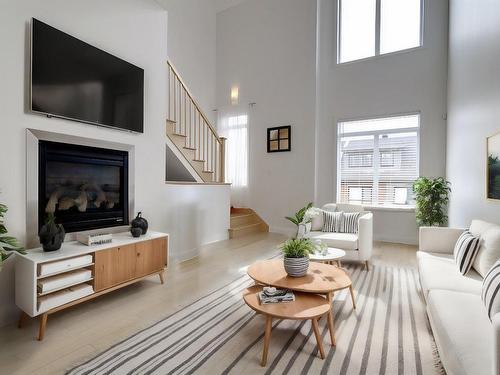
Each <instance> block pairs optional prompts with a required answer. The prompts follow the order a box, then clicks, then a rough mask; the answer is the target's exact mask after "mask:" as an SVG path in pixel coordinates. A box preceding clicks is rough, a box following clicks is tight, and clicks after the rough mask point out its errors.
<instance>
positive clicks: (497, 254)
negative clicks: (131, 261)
mask: <svg viewBox="0 0 500 375" xmlns="http://www.w3.org/2000/svg"><path fill="white" fill-rule="evenodd" d="M471 229H472V227H471ZM471 232H472V231H471ZM480 246H481V247H480V248H479V251H478V253H477V255H476V259H475V260H474V264H473V267H474V269H475V270H476V271H477V272H478V273H479V274H480V275H481V276H482V277H486V274H487V273H488V271H489V270H490V269H491V267H493V264H495V262H496V261H497V260H498V259H500V226H497V225H493V226H492V227H491V228H490V229H488V230H486V231H485V232H484V233H483V234H482V235H481V245H480Z"/></svg>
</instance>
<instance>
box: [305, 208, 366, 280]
mask: <svg viewBox="0 0 500 375" xmlns="http://www.w3.org/2000/svg"><path fill="white" fill-rule="evenodd" d="M322 209H323V210H325V211H343V212H360V213H361V215H360V217H359V221H358V233H338V232H323V215H319V216H318V217H316V218H314V219H313V221H312V223H311V230H310V231H309V232H308V233H307V234H306V236H307V237H308V238H311V239H319V240H321V241H322V242H324V243H325V244H326V245H328V246H329V247H336V248H339V249H342V250H344V251H345V252H346V253H348V254H354V255H355V256H356V257H357V259H359V260H360V261H362V262H364V263H365V267H366V269H367V270H368V269H369V260H370V259H371V257H372V252H373V214H372V213H371V212H368V211H364V210H363V206H361V205H355V204H334V203H328V204H325V205H324V206H323V207H322Z"/></svg>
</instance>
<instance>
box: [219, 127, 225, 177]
mask: <svg viewBox="0 0 500 375" xmlns="http://www.w3.org/2000/svg"><path fill="white" fill-rule="evenodd" d="M219 139H220V182H222V183H224V182H226V138H225V137H220V138H219Z"/></svg>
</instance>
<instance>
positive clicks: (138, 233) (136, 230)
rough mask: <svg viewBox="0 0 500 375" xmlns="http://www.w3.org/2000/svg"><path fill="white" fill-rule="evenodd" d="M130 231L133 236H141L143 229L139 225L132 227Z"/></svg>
mask: <svg viewBox="0 0 500 375" xmlns="http://www.w3.org/2000/svg"><path fill="white" fill-rule="evenodd" d="M130 233H132V237H140V236H141V234H142V229H141V228H139V227H132V228H130Z"/></svg>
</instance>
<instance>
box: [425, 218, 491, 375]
mask: <svg viewBox="0 0 500 375" xmlns="http://www.w3.org/2000/svg"><path fill="white" fill-rule="evenodd" d="M492 227H496V229H495V230H498V231H499V233H500V227H498V226H496V225H494V224H490V223H486V222H483V221H480V220H474V221H473V222H472V224H471V227H470V231H471V232H472V233H473V234H474V235H479V236H481V248H480V250H479V253H481V251H483V247H484V248H485V247H487V246H491V241H489V240H488V239H487V238H486V237H487V236H490V237H491V232H489V234H488V235H486V232H487V230H488V229H491V228H492ZM463 231H464V229H454V228H438V227H422V228H420V239H419V251H418V252H417V261H418V269H419V276H420V284H421V286H422V292H423V295H424V298H425V301H426V303H427V315H428V316H429V321H430V324H431V328H432V331H433V333H434V337H435V339H436V344H437V347H438V350H439V354H440V357H441V361H442V363H443V366H444V368H445V370H446V372H447V374H448V375H465V374H467V375H469V374H470V375H483V374H484V375H491V374H494V375H500V364H499V360H500V314H496V315H495V316H494V317H493V319H492V321H490V319H489V318H488V315H487V313H486V308H485V307H484V304H483V302H482V300H481V289H482V280H483V276H484V275H483V276H482V275H481V274H480V273H479V272H478V271H477V268H478V266H477V264H476V262H477V261H476V262H475V263H474V267H476V268H472V269H471V270H470V271H469V272H468V273H467V274H466V275H465V276H462V275H461V274H460V272H459V270H458V266H457V265H456V264H455V260H454V258H453V248H454V246H455V243H456V241H457V239H458V237H459V236H460V234H462V233H463ZM488 241H489V242H488ZM483 255H484V254H483ZM478 258H479V255H478ZM483 258H484V256H483ZM481 272H483V273H484V270H482V271H481Z"/></svg>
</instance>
